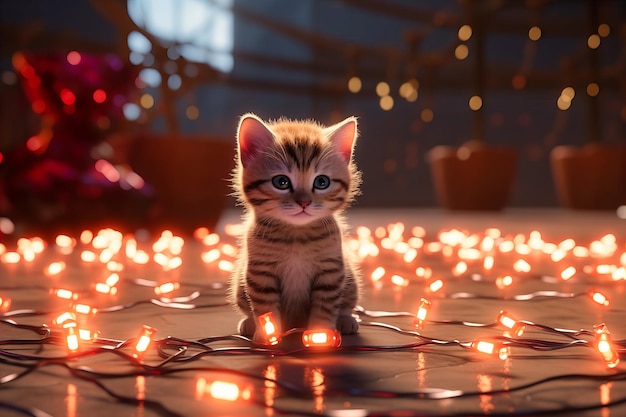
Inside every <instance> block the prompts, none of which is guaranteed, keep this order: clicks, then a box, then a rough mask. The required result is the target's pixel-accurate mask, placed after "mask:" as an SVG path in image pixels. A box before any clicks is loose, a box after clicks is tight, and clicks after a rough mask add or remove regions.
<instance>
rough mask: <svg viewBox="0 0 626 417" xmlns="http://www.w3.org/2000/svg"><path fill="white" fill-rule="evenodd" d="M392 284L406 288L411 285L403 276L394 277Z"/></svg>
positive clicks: (392, 277)
mask: <svg viewBox="0 0 626 417" xmlns="http://www.w3.org/2000/svg"><path fill="white" fill-rule="evenodd" d="M391 283H392V284H393V285H396V286H398V287H406V286H408V285H409V280H408V279H407V278H405V277H403V276H401V275H392V276H391Z"/></svg>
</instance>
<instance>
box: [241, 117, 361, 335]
mask: <svg viewBox="0 0 626 417" xmlns="http://www.w3.org/2000/svg"><path fill="white" fill-rule="evenodd" d="M356 138H357V126H356V119H355V118H353V117H351V118H348V119H346V120H344V121H343V122H341V123H338V124H336V125H334V126H331V127H328V128H326V127H323V126H321V125H319V124H317V123H315V122H312V121H291V120H284V119H281V120H278V121H275V122H268V123H266V122H263V121H262V120H261V119H259V118H258V117H256V116H255V115H253V114H246V115H244V116H243V117H242V118H241V120H240V123H239V129H238V132H237V143H238V155H237V156H238V158H237V166H236V168H235V170H234V175H233V188H234V189H235V194H236V196H237V197H238V199H239V202H240V203H241V204H242V205H243V206H244V208H245V214H244V218H243V220H244V234H243V236H242V238H241V242H240V246H241V250H240V255H239V258H238V260H237V264H236V265H237V266H236V268H235V271H234V274H233V279H232V285H231V290H232V298H233V302H234V304H236V306H237V307H238V308H239V310H240V311H241V312H242V313H243V314H244V315H245V316H246V317H245V318H244V319H243V320H242V322H241V323H240V326H239V331H240V332H241V333H242V334H243V335H245V336H248V337H253V339H254V340H255V341H257V342H260V341H261V340H262V337H261V335H260V334H257V333H255V330H256V323H257V320H256V318H257V317H258V316H259V315H262V314H264V313H267V312H272V313H273V315H274V317H275V319H276V322H277V324H278V327H279V328H278V331H279V332H280V331H286V330H289V329H291V328H311V329H313V328H324V329H327V328H337V329H338V330H340V331H341V332H342V333H344V334H349V333H356V332H357V331H358V324H357V322H356V320H355V319H354V318H353V317H352V315H351V313H352V310H353V308H354V307H355V306H356V305H357V302H358V294H359V276H358V271H357V270H356V268H355V265H354V264H353V263H352V261H351V260H350V257H349V256H347V253H346V251H345V250H344V239H343V238H344V231H345V224H344V220H343V216H342V212H343V211H344V209H345V208H346V207H347V206H348V205H349V204H350V203H351V202H352V200H353V199H354V197H355V195H356V194H357V193H358V186H359V184H360V173H359V172H358V171H357V169H356V166H355V165H354V163H353V162H352V151H353V147H354V144H355V141H356Z"/></svg>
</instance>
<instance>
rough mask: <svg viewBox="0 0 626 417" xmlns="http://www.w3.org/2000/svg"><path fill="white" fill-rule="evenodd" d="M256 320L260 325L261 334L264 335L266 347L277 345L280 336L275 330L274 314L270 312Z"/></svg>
mask: <svg viewBox="0 0 626 417" xmlns="http://www.w3.org/2000/svg"><path fill="white" fill-rule="evenodd" d="M257 320H258V321H259V324H260V325H261V326H260V328H261V329H263V333H264V335H265V344H267V345H271V346H273V345H277V344H278V342H279V341H280V334H278V331H277V329H276V327H277V326H276V324H275V323H274V314H272V312H269V313H265V314H263V315H260V316H259V317H258V318H257Z"/></svg>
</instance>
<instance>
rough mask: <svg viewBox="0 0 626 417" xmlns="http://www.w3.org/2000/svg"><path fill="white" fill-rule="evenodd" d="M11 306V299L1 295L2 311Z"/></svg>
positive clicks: (0, 305) (0, 308)
mask: <svg viewBox="0 0 626 417" xmlns="http://www.w3.org/2000/svg"><path fill="white" fill-rule="evenodd" d="M9 308H11V299H10V298H8V297H2V296H0V312H5V311H7V310H8V309H9Z"/></svg>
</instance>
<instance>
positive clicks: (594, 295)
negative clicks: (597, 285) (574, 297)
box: [588, 290, 610, 307]
mask: <svg viewBox="0 0 626 417" xmlns="http://www.w3.org/2000/svg"><path fill="white" fill-rule="evenodd" d="M588 294H589V296H590V297H591V299H592V300H593V302H594V303H597V304H600V305H602V306H605V307H608V306H609V304H610V301H609V299H608V298H607V297H606V295H604V294H602V293H601V292H599V291H593V290H592V291H589V293H588Z"/></svg>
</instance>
